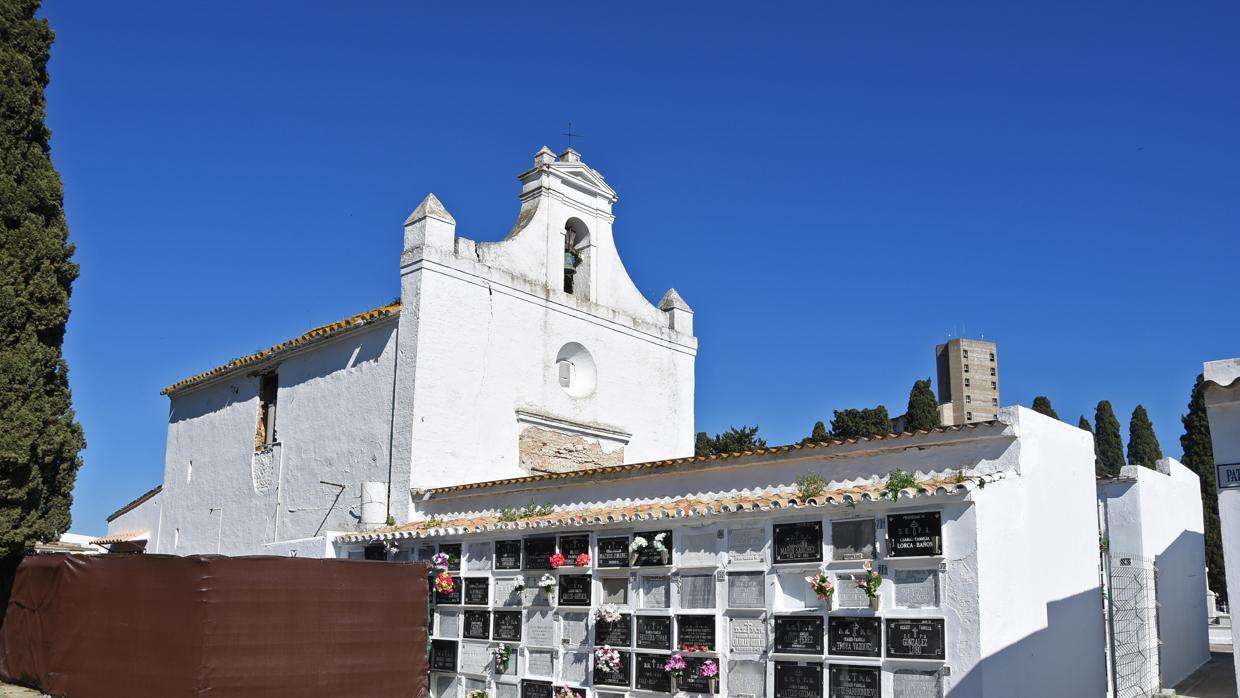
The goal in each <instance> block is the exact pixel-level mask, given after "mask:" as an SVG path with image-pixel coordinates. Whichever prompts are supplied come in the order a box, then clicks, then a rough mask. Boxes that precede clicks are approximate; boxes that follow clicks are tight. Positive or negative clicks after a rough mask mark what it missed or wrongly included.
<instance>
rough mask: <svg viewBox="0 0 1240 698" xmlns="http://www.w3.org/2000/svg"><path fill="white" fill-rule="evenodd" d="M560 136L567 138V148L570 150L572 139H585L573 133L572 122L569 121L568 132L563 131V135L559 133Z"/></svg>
mask: <svg viewBox="0 0 1240 698" xmlns="http://www.w3.org/2000/svg"><path fill="white" fill-rule="evenodd" d="M560 135H561V136H567V137H568V147H570V148H571V147H573V139H574V138H585V136H583V135H581V134H580V133H573V122H571V121H570V122H568V130H567V131H565V132H564V133H561V134H560Z"/></svg>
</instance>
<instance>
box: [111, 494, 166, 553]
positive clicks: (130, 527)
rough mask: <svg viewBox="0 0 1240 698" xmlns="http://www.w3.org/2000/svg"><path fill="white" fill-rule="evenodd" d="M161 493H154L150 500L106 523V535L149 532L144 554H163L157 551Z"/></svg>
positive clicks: (161, 502) (161, 504) (161, 505)
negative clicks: (125, 532) (120, 532)
mask: <svg viewBox="0 0 1240 698" xmlns="http://www.w3.org/2000/svg"><path fill="white" fill-rule="evenodd" d="M163 501H164V500H163V493H162V492H160V493H156V494H155V495H153V496H152V497H151V498H150V499H148V500H146V501H145V502H142V503H141V504H139V505H138V506H136V507H134V508H132V509H130V510H129V511H127V512H125V513H124V514H121V515H120V516H118V517H116V518H114V519H112V520H111V521H109V522H108V533H117V532H119V531H141V530H143V529H145V530H147V531H149V532H150V533H149V534H148V538H147V543H146V552H148V553H159V552H165V551H163V550H160V549H159V526H160V522H161V520H162V518H161V516H160V513H161V508H162V507H163Z"/></svg>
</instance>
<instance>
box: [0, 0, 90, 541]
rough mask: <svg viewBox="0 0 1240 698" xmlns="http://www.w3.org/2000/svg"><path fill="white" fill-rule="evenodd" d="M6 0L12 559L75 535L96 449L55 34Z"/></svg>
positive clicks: (0, 154) (1, 65) (5, 373)
mask: <svg viewBox="0 0 1240 698" xmlns="http://www.w3.org/2000/svg"><path fill="white" fill-rule="evenodd" d="M38 7H39V3H38V0H0V424H3V425H4V426H3V428H2V429H0V556H3V557H5V558H9V559H10V560H12V559H13V558H14V557H16V556H18V555H21V554H22V553H23V552H24V550H25V549H26V548H28V547H29V546H30V545H31V544H33V543H35V542H38V541H48V540H55V539H56V538H58V537H59V535H60V534H61V533H63V532H64V531H66V530H68V528H69V505H70V503H71V502H72V494H71V493H72V490H73V481H74V478H75V476H76V475H77V470H78V467H79V466H80V465H81V458H80V456H79V455H78V454H79V452H80V451H81V450H82V448H83V447H84V446H85V441H84V439H83V437H82V428H81V426H80V425H78V424H77V423H76V422H75V421H74V415H73V407H72V401H71V398H70V394H69V380H68V367H67V366H66V364H65V360H64V358H63V356H62V355H61V345H62V343H63V341H64V336H65V323H66V322H68V319H69V292H70V287H71V286H72V283H73V280H74V279H76V278H77V275H78V267H77V265H76V264H74V263H73V261H72V259H71V258H72V256H73V246H72V245H71V244H69V229H68V226H67V225H66V223H65V215H64V208H63V192H62V189H61V185H60V177H59V175H57V174H56V170H55V169H54V168H53V167H52V161H51V157H50V153H51V147H50V144H49V140H50V137H51V132H50V131H49V130H48V128H47V127H46V126H45V125H44V96H43V90H44V88H45V87H46V86H47V79H48V76H47V60H48V53H49V51H50V49H51V45H52V38H53V34H52V30H51V28H50V27H49V26H48V24H47V21H46V20H40V19H35V11H36V10H37V9H38Z"/></svg>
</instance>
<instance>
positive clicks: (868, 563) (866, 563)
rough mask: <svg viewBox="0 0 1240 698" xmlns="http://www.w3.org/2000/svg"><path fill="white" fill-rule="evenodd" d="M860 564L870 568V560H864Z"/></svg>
mask: <svg viewBox="0 0 1240 698" xmlns="http://www.w3.org/2000/svg"><path fill="white" fill-rule="evenodd" d="M861 566H862V567H864V568H866V569H867V570H868V569H870V561H869V560H866V561H865V562H864V563H862V564H861Z"/></svg>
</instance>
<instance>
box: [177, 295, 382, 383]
mask: <svg viewBox="0 0 1240 698" xmlns="http://www.w3.org/2000/svg"><path fill="white" fill-rule="evenodd" d="M399 311H400V302H399V301H397V302H395V303H392V304H391V305H385V306H383V307H381V308H375V309H373V310H367V311H366V312H364V313H358V314H357V315H353V316H351V317H347V318H345V319H343V320H338V321H336V322H333V323H331V324H329V325H323V326H322V327H316V328H314V329H313V330H310V331H309V332H306V333H305V334H303V335H301V336H300V337H295V338H293V339H290V340H288V341H287V342H283V343H281V344H277V345H275V346H274V347H271V348H270V349H264V350H263V351H260V352H255V353H253V354H250V355H249V356H242V357H241V358H238V359H233V360H232V361H229V362H228V363H226V364H224V365H223V366H216V367H215V368H213V369H211V370H210V371H205V372H203V373H199V374H198V375H195V376H190V377H189V378H186V379H185V380H182V381H177V382H176V383H173V384H172V385H170V386H168V387H167V388H164V389H163V390H161V391H160V393H159V394H160V395H168V394H169V393H173V392H175V391H177V390H181V389H182V388H187V387H189V386H191V385H194V384H196V383H201V382H202V381H204V380H206V379H208V378H212V377H215V376H218V375H221V374H224V373H228V372H229V371H234V370H236V369H239V368H243V367H245V366H250V365H253V364H256V363H258V362H260V361H263V360H265V359H270V358H271V357H273V356H275V355H277V354H281V353H284V352H286V351H289V350H291V349H296V348H297V347H300V346H303V345H305V344H308V343H310V342H313V341H316V340H320V339H324V338H326V337H331V336H334V335H337V334H340V333H341V332H345V331H347V330H352V329H355V328H358V327H361V326H363V325H366V324H368V323H371V322H374V321H375V320H379V319H382V318H385V317H388V316H389V315H392V314H393V313H397V312H399Z"/></svg>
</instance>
